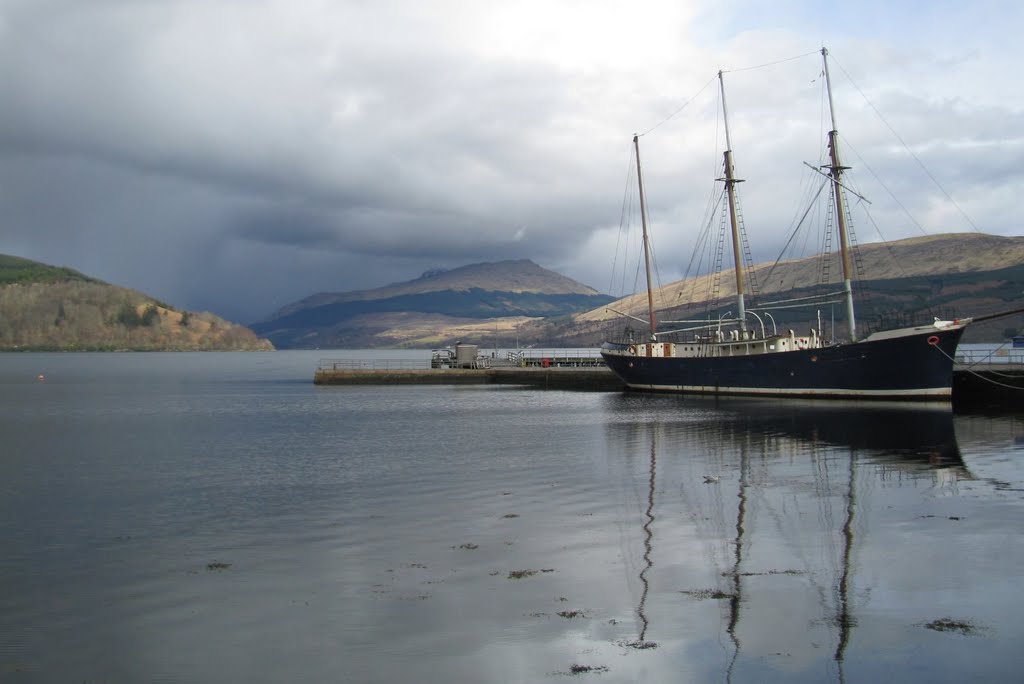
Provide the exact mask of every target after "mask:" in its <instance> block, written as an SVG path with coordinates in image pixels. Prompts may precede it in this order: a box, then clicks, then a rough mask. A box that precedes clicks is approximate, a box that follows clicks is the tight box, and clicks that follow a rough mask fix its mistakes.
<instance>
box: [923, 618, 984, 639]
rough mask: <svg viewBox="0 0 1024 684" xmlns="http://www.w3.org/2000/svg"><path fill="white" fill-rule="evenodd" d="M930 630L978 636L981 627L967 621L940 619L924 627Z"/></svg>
mask: <svg viewBox="0 0 1024 684" xmlns="http://www.w3.org/2000/svg"><path fill="white" fill-rule="evenodd" d="M924 626H925V627H927V628H928V629H933V630H935V631H936V632H959V633H960V634H963V635H966V636H970V635H972V634H976V633H977V632H978V631H979V627H978V626H977V625H975V624H973V623H971V622H968V621H967V620H954V619H953V618H948V617H944V618H939V619H938V620H932V621H931V622H928V623H925V625H924Z"/></svg>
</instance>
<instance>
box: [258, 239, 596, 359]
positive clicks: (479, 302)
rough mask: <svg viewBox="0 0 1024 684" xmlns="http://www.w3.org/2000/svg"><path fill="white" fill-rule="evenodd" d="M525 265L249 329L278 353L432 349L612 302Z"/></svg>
mask: <svg viewBox="0 0 1024 684" xmlns="http://www.w3.org/2000/svg"><path fill="white" fill-rule="evenodd" d="M611 299H612V298H611V297H609V296H607V295H602V294H600V293H598V292H597V290H594V289H593V288H590V287H587V286H586V285H583V284H581V283H578V282H576V281H574V280H572V279H571V278H567V277H565V276H563V275H560V274H558V273H555V272H554V271H549V270H547V269H545V268H541V267H540V266H538V265H537V264H535V263H533V262H532V261H530V260H527V259H520V260H513V261H501V262H496V263H482V264H471V265H468V266H462V267H460V268H455V269H452V270H437V271H428V272H427V273H424V274H423V275H422V276H420V277H419V278H416V279H415V280H410V281H408V282H404V283H396V284H393V285H388V286H385V287H381V288H376V289H373V290H361V291H353V292H341V293H320V294H316V295H313V296H310V297H306V298H305V299H302V300H300V301H298V302H295V303H293V304H289V305H288V306H286V307H284V308H282V309H280V310H278V311H276V312H275V313H273V314H272V315H271V316H270V317H268V318H267V319H266V320H264V321H261V322H258V323H254V324H252V325H251V326H250V327H251V328H252V329H253V330H254V331H255V332H256V333H257V334H260V335H264V336H266V337H267V338H269V339H270V340H271V341H272V342H273V343H274V345H275V346H277V347H278V348H316V347H321V348H326V347H382V346H383V347H387V346H407V347H432V346H438V345H442V344H447V343H451V342H454V341H455V340H457V339H465V338H479V337H486V336H489V335H490V334H491V333H493V332H494V331H495V330H496V329H497V330H501V331H504V332H505V333H509V331H510V330H512V329H514V328H515V326H519V325H523V324H525V323H527V322H530V321H534V320H536V319H545V320H547V319H552V318H557V317H560V316H567V315H570V314H573V313H576V312H581V311H586V310H589V309H593V308H594V307H596V306H600V305H603V304H605V303H607V302H609V301H611Z"/></svg>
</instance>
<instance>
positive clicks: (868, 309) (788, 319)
mask: <svg viewBox="0 0 1024 684" xmlns="http://www.w3.org/2000/svg"><path fill="white" fill-rule="evenodd" d="M857 251H858V253H859V257H858V259H857V261H858V263H859V264H861V265H862V266H863V270H862V272H861V274H860V276H859V278H858V279H857V282H856V283H855V286H854V287H855V291H856V293H857V298H858V300H859V301H858V302H857V313H858V320H859V322H860V327H861V328H862V332H865V331H867V330H869V329H870V328H872V327H877V326H879V325H881V324H883V323H891V322H893V321H894V320H898V321H902V322H908V323H909V322H911V321H917V322H922V321H924V322H930V321H931V320H932V318H933V317H935V316H938V317H942V318H955V317H976V316H981V315H985V314H991V313H996V312H1000V311H1006V310H1009V309H1015V308H1019V307H1021V306H1024V237H1003V236H996V235H985V234H982V233H951V234H943V235H930V236H926V237H917V238H909V239H905V240H897V241H893V242H888V243H874V244H867V245H862V246H860V247H859V248H858V250H857ZM837 260H838V258H837V257H835V256H833V257H831V259H830V260H827V261H824V262H823V261H822V260H821V259H819V258H817V257H809V258H805V259H797V260H790V261H782V262H780V263H778V264H759V265H756V266H755V267H754V269H753V271H754V278H755V279H756V281H757V282H759V283H761V286H762V288H761V295H760V297H759V298H758V297H753V298H751V297H750V296H749V295H748V307H752V306H755V305H756V304H751V303H750V301H751V299H753V301H754V302H755V303H756V302H757V301H770V300H778V299H782V298H784V297H787V298H794V299H795V298H798V297H801V296H805V295H807V294H810V292H811V291H812V288H810V287H801V286H799V285H798V284H799V283H814V282H815V281H816V279H817V276H818V275H819V274H820V273H821V271H822V270H823V269H824V270H826V271H831V273H833V274H836V273H839V272H840V266H839V264H838V263H837ZM732 273H733V272H732V270H728V271H723V272H722V274H721V277H720V279H719V284H718V287H717V292H718V301H721V302H726V305H725V308H728V305H729V304H731V301H732V300H731V299H729V298H731V297H734V296H735V292H736V290H735V279H734V278H733V275H732ZM748 280H749V276H748ZM837 287H838V286H837ZM714 289H715V288H714V285H713V277H712V276H700V277H696V278H689V279H685V280H680V281H676V282H674V283H670V284H668V285H665V286H663V287H661V288H658V289H656V290H655V291H654V302H655V308H656V309H657V310H658V311H659V313H658V317H659V319H666V318H676V317H677V316H678V317H680V318H682V317H685V316H686V314H687V313H689V315H690V317H692V316H693V313H694V312H695V311H701V312H702V311H703V309H704V307H705V303H706V300H707V299H708V296H707V293H708V292H711V291H713V290H714ZM610 309H615V310H616V311H620V312H625V313H629V314H631V315H633V316H636V317H638V318H640V319H644V318H646V316H647V293H646V292H642V293H637V294H634V295H631V296H629V297H625V298H623V299H620V300H618V301H616V302H615V303H613V304H610V305H609V306H608V307H600V308H597V309H593V310H591V311H587V312H584V313H581V314H578V315H575V316H573V318H572V320H571V321H567V322H566V323H564V324H563V325H560V326H559V327H558V329H557V330H555V331H551V332H549V334H553V335H555V336H556V337H558V339H560V340H561V341H562V343H563V344H566V345H569V346H572V345H585V346H589V345H591V344H594V343H595V342H596V341H598V340H600V339H603V338H604V337H607V336H608V335H614V334H616V333H617V332H621V330H622V328H623V326H624V322H625V321H624V319H623V317H622V316H621V315H620V314H618V313H614V312H613V311H611V310H610ZM831 313H832V312H830V311H823V312H822V315H823V318H824V317H830V315H831ZM773 315H775V317H776V323H777V324H778V325H779V327H780V328H781V327H793V328H796V327H797V326H800V327H805V326H806V325H810V324H811V322H810V321H805V320H802V318H806V314H803V315H801V314H795V313H791V314H788V315H787V314H786V313H781V314H773ZM841 317H842V314H841V313H839V312H836V318H841ZM631 325H632V326H633V327H634V328H637V329H641V330H642V329H643V325H642V324H640V323H638V322H633V323H632V324H631ZM1014 328H1016V329H1018V330H1024V316H1021V315H1016V316H1011V317H1007V318H1001V319H996V320H993V321H990V322H986V323H982V324H978V325H973V326H970V327H969V328H967V333H966V334H965V336H964V340H963V341H964V342H995V341H1002V340H1003V339H1005V335H1004V333H1005V332H1006V331H1007V330H1009V329H1014ZM525 332H526V334H529V332H530V331H529V330H527V331H525Z"/></svg>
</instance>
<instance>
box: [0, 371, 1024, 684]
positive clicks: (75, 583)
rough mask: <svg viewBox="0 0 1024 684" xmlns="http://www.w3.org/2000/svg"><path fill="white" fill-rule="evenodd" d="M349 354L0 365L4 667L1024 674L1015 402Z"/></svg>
mask: <svg viewBox="0 0 1024 684" xmlns="http://www.w3.org/2000/svg"><path fill="white" fill-rule="evenodd" d="M391 353H392V354H396V355H398V356H408V355H409V352H391ZM425 353H426V354H427V355H429V352H425ZM362 354H364V355H365V354H369V355H371V356H377V357H379V356H381V355H382V354H385V353H383V352H372V353H367V352H362ZM344 355H348V356H351V357H358V356H359V355H360V352H329V353H327V352H272V353H248V354H246V353H239V354H235V353H196V354H193V353H168V354H163V353H157V354H136V353H124V354H120V353H111V354H36V353H25V354H5V355H0V550H2V553H0V681H4V682H12V683H14V682H18V683H20V682H216V683H218V684H229V683H234V682H239V683H240V682H284V681H306V682H406V681H416V682H427V683H431V682H437V683H440V682H456V681H458V682H544V681H552V682H558V681H563V680H564V678H565V677H580V678H583V679H584V681H599V682H603V683H610V682H667V681H673V682H717V681H721V682H831V681H836V682H864V681H900V682H929V683H934V682H963V681H1020V680H1021V678H1022V677H1024V674H1022V673H1024V651H1022V649H1021V644H1022V643H1024V592H1022V591H1021V584H1022V580H1024V545H1022V544H1020V537H1021V531H1022V529H1024V408H1021V409H1014V408H1012V407H1011V408H1008V409H1006V410H1004V411H999V412H994V413H964V412H959V411H957V412H954V411H951V410H950V409H949V407H948V406H943V405H938V406H936V405H931V404H913V405H900V404H896V405H891V404H847V403H835V402H804V401H776V400H769V401H765V400H750V399H735V400H724V399H720V400H715V399H701V398H692V397H677V396H668V395H645V394H630V393H619V392H563V391H543V390H535V389H522V388H515V387H507V386H460V387H454V386H449V387H436V386H430V387H424V386H421V387H415V386H404V387H403V386H398V387H396V386H387V387H365V386H361V387H336V386H335V387H318V386H314V385H313V384H312V376H313V372H314V370H315V368H316V365H317V361H318V359H319V358H320V357H322V356H335V357H337V356H344Z"/></svg>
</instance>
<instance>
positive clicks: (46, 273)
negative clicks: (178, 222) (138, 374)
mask: <svg viewBox="0 0 1024 684" xmlns="http://www.w3.org/2000/svg"><path fill="white" fill-rule="evenodd" d="M272 349H273V346H272V345H271V344H270V342H268V341H267V340H261V339H258V338H257V337H256V336H255V335H254V334H253V333H252V331H251V330H248V329H247V328H244V327H242V326H239V325H235V324H234V323H229V322H228V321H225V320H224V319H222V318H219V317H217V316H214V315H213V314H211V313H206V312H202V313H194V312H190V311H177V310H176V309H174V307H171V306H169V305H167V304H164V303H162V302H159V301H157V300H155V299H153V298H152V297H149V296H147V295H144V294H142V293H140V292H136V291H135V290H129V289H127V288H123V287H118V286H116V285H110V284H108V283H105V282H103V281H101V280H97V279H96V278H91V277H89V276H86V275H84V274H82V273H79V272H78V271H74V270H72V269H69V268H63V267H56V266H49V265H47V264H42V263H39V262H36V261H31V260H29V259H22V258H20V257H14V256H7V255H3V254H0V351H14V350H18V351H30V350H43V351H104V350H138V351H165V350H174V351H226V350H233V351H251V350H261V351H262V350H272Z"/></svg>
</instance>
